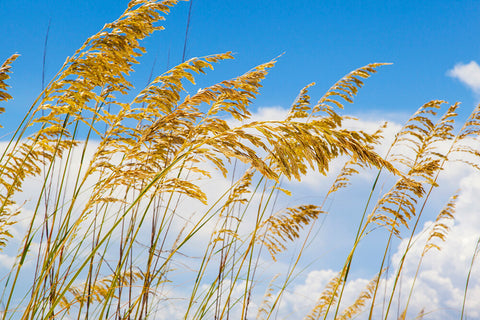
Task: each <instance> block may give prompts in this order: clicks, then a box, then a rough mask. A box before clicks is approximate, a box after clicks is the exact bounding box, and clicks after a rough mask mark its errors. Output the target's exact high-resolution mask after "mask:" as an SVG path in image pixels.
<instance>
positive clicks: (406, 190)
mask: <svg viewBox="0 0 480 320" xmlns="http://www.w3.org/2000/svg"><path fill="white" fill-rule="evenodd" d="M176 2H177V1H174V0H171V1H131V2H130V4H129V6H128V8H127V9H126V11H125V12H124V14H123V15H122V16H120V17H119V18H118V20H116V21H114V22H112V23H109V24H107V25H106V26H105V27H104V29H102V30H101V31H100V32H99V33H97V34H96V35H94V36H92V37H91V38H89V39H88V40H87V41H86V42H85V43H84V45H83V46H82V47H81V48H80V49H78V51H77V52H75V54H74V55H72V56H71V57H69V58H68V59H67V60H66V61H65V63H64V65H63V67H62V68H61V70H59V71H58V73H57V74H56V76H55V77H54V78H53V79H52V80H51V81H50V83H48V85H46V87H45V89H44V90H43V92H40V93H39V95H38V98H37V99H36V100H35V101H34V102H33V104H32V105H31V107H30V109H29V110H28V112H26V115H25V118H24V120H23V122H22V123H20V124H19V126H18V129H17V131H16V132H15V133H14V134H12V135H11V136H10V140H6V141H3V142H2V143H1V144H2V150H1V151H2V154H1V162H0V163H1V166H0V188H1V192H0V201H1V210H0V250H2V251H3V252H2V256H0V257H2V259H4V261H5V262H4V263H3V264H5V265H7V264H9V265H10V269H9V272H8V273H6V274H3V273H2V274H0V283H1V286H2V293H1V297H0V312H1V313H0V314H1V316H2V319H104V318H108V319H146V318H149V319H160V318H165V319H171V318H186V319H200V318H203V319H228V318H231V319H247V318H248V319H252V318H254V317H256V318H257V319H274V318H275V319H276V318H295V319H297V318H304V319H353V318H355V317H356V316H357V315H359V314H361V317H362V319H363V318H365V319H366V318H371V319H378V318H379V316H380V315H381V316H382V317H383V318H385V319H387V318H389V319H392V318H400V319H407V318H408V319H414V318H417V319H418V318H422V317H423V315H422V314H420V315H417V314H412V313H411V312H409V313H407V311H408V310H409V305H410V304H411V303H412V301H414V300H415V291H414V287H415V282H416V277H417V275H418V273H419V271H420V270H421V267H422V262H423V258H424V257H425V256H427V255H429V254H431V251H433V250H440V249H441V247H442V245H443V243H444V241H448V240H449V229H450V228H451V227H452V225H453V220H454V217H455V208H456V202H457V201H458V198H459V193H460V191H459V192H457V193H455V194H453V195H451V197H450V199H448V197H447V198H446V199H445V206H444V208H443V209H442V210H440V212H439V213H438V216H437V219H436V220H435V222H434V223H433V224H431V225H430V226H429V227H428V232H427V233H425V234H424V235H423V237H421V238H418V237H417V235H418V233H419V231H421V230H423V228H424V226H422V225H421V224H420V223H419V222H420V221H422V220H420V219H421V216H422V213H423V212H424V211H425V210H426V209H427V208H428V207H429V206H431V201H432V200H431V199H432V197H433V196H432V194H433V193H434V192H435V190H436V188H437V187H438V184H439V181H440V178H439V177H441V175H442V174H444V173H445V171H446V170H444V169H446V168H448V165H449V164H451V163H457V164H462V165H464V166H465V167H468V168H472V169H473V170H477V169H479V168H480V167H479V163H480V162H479V159H478V157H479V155H480V153H479V150H478V143H477V141H476V139H477V138H478V137H477V136H478V134H479V132H480V106H479V107H477V108H476V109H475V110H473V112H472V114H471V115H470V117H469V118H468V119H467V120H466V121H465V122H464V123H455V122H454V121H455V120H456V118H457V113H456V110H457V108H459V104H448V103H445V102H443V101H439V100H434V101H430V102H427V103H425V104H424V105H423V106H421V107H420V108H419V109H418V111H417V112H416V113H415V114H413V115H412V117H411V118H410V119H409V120H408V122H406V123H405V124H404V126H403V127H402V128H401V129H400V130H399V131H398V132H397V133H396V135H395V138H394V139H393V141H392V142H389V143H391V145H390V146H389V147H387V148H386V150H388V151H387V152H386V154H385V155H383V154H382V155H379V154H377V152H376V150H378V149H376V148H377V145H378V144H379V143H383V144H385V143H386V142H385V140H382V136H383V131H384V130H385V127H384V126H380V127H379V128H378V130H376V131H373V132H367V130H366V131H362V130H357V129H351V128H349V127H348V126H345V122H351V121H353V120H351V119H350V118H349V117H347V116H344V115H342V114H341V111H342V109H343V105H344V104H346V103H351V102H353V99H354V97H355V95H356V93H357V91H358V90H359V89H360V88H361V87H362V85H363V83H364V81H367V79H368V78H369V77H370V76H372V75H373V74H374V73H376V72H377V69H378V70H380V69H381V67H382V66H383V64H382V63H372V64H369V65H366V66H363V67H360V68H358V69H356V70H354V71H352V72H351V73H349V74H347V75H345V76H344V77H343V78H342V79H340V80H339V81H338V82H336V83H334V84H333V85H332V87H331V88H330V89H329V90H328V91H327V92H326V93H325V94H324V95H323V96H322V97H319V98H315V99H311V97H310V96H309V92H308V90H309V88H310V86H311V85H307V86H306V87H305V88H303V89H302V90H301V91H300V93H299V95H298V97H297V98H296V100H295V102H294V103H293V105H292V106H291V108H290V109H289V111H288V113H286V116H285V118H284V119H282V120H258V119H256V118H255V117H253V116H252V110H251V109H250V105H251V103H252V101H253V100H254V99H255V97H256V95H257V94H258V93H259V91H260V90H261V82H262V80H263V79H264V78H265V77H267V76H268V72H269V70H270V69H271V68H273V67H274V65H275V63H276V61H275V60H272V61H269V62H266V63H264V64H262V65H259V66H257V67H255V68H252V69H251V70H249V71H247V72H246V73H244V74H243V75H240V76H238V77H236V78H233V79H229V80H225V81H222V82H220V83H217V84H214V85H212V86H209V87H205V88H197V89H196V90H195V91H193V92H195V93H192V91H191V90H189V92H190V94H188V93H187V91H186V89H185V86H186V85H188V86H191V85H195V77H197V76H198V75H199V74H205V73H206V74H207V77H208V71H209V70H210V69H213V67H214V66H215V64H218V63H222V61H223V60H226V59H232V58H233V56H232V54H231V53H229V52H227V53H220V54H214V55H211V56H206V57H199V58H192V59H189V60H186V61H185V62H183V63H181V64H179V65H177V66H175V67H173V68H171V69H170V70H168V71H167V72H165V73H164V74H161V75H158V76H156V77H154V80H153V81H151V83H150V84H149V85H148V86H146V87H145V88H143V89H142V88H137V89H140V92H139V93H138V94H137V95H135V96H132V94H128V93H129V91H130V90H131V89H133V85H132V84H131V83H130V82H129V81H128V80H127V79H128V75H129V74H130V73H131V72H132V71H133V66H134V64H135V63H137V59H138V58H139V57H140V56H141V55H142V54H144V50H143V48H142V47H141V45H140V41H141V40H143V39H144V38H145V37H147V36H149V35H150V34H151V33H153V32H155V31H156V30H159V29H160V28H161V27H160V25H159V22H160V21H161V20H162V17H164V16H165V15H166V14H167V13H168V12H169V9H170V7H171V6H173V5H175V4H176ZM17 57H18V55H16V54H15V55H12V56H11V57H10V58H9V59H7V60H6V61H5V62H4V63H3V65H2V67H1V69H0V101H2V102H4V101H7V100H9V99H10V98H11V97H10V95H9V94H8V91H7V84H8V79H9V77H10V72H11V71H12V70H13V71H14V62H15V59H16V58H17ZM12 65H13V68H12ZM188 83H189V84H188ZM312 85H313V84H312ZM312 100H313V101H312ZM2 111H3V110H2ZM340 161H341V162H342V165H343V167H342V169H341V170H340V171H339V173H338V175H336V176H334V177H332V178H331V180H332V181H333V183H332V184H331V187H330V188H329V191H328V192H326V193H325V194H324V200H323V203H316V204H311V203H301V204H298V205H294V206H290V207H280V206H279V203H281V201H279V200H278V199H281V198H282V197H288V196H289V195H290V191H289V190H286V189H285V181H292V180H297V181H299V182H302V180H303V179H304V178H305V175H308V174H310V173H311V172H312V171H315V172H319V173H321V174H324V175H327V176H328V175H332V173H331V168H332V166H333V163H336V164H338V163H340ZM363 172H369V173H372V172H373V174H372V175H373V179H370V180H371V181H370V182H369V184H368V186H366V187H365V189H366V190H369V196H368V197H366V198H365V199H364V201H363V204H362V206H360V207H358V212H356V213H355V214H356V216H358V217H361V220H360V219H359V221H357V219H354V220H352V223H358V225H355V229H356V230H357V231H356V233H355V236H354V237H353V238H354V241H353V243H352V246H351V248H349V250H347V251H346V252H339V253H338V254H339V255H341V256H345V258H346V259H345V261H344V263H343V264H342V265H340V266H338V270H337V271H338V273H336V274H334V275H332V277H331V280H330V281H329V282H328V284H327V285H326V286H325V288H324V291H323V293H322V294H320V295H319V296H318V297H315V298H314V299H315V301H316V303H315V304H314V305H313V306H311V310H310V311H309V312H307V313H305V314H299V313H297V314H293V315H292V314H291V313H288V314H283V313H282V312H283V311H282V310H283V309H282V308H283V307H282V306H283V305H284V304H285V303H287V302H288V299H286V298H284V297H285V295H286V294H288V293H289V292H291V291H289V290H290V288H291V286H292V283H293V282H294V281H295V279H296V277H298V275H299V274H301V273H302V272H306V271H305V270H302V269H299V268H297V267H298V266H299V264H300V261H301V258H302V256H303V254H304V251H305V250H306V248H307V247H308V244H309V243H310V241H311V240H312V238H313V237H314V236H315V234H316V232H317V231H318V230H320V232H321V229H319V228H318V227H319V224H320V223H319V222H318V221H319V220H321V219H322V218H323V217H324V216H325V215H326V214H328V212H327V208H325V206H324V204H325V203H326V201H327V200H328V199H331V198H332V197H333V196H334V195H335V194H336V193H337V192H339V191H341V192H343V193H348V192H349V180H350V179H351V178H353V177H355V176H357V175H359V174H362V173H363ZM380 180H381V181H382V186H380V184H379V183H377V182H378V181H380ZM340 227H341V226H339V228H340ZM378 228H381V229H382V230H385V231H386V232H387V234H388V235H389V236H388V237H387V240H386V242H379V243H377V246H378V247H379V248H380V249H381V251H382V252H384V254H383V256H380V257H378V261H379V264H378V268H377V269H378V274H377V275H376V276H375V277H374V278H373V279H372V280H371V281H370V282H369V283H368V284H367V285H366V286H365V287H364V289H363V290H360V291H358V292H356V294H357V296H358V299H356V300H355V301H353V302H352V303H351V304H350V305H347V303H346V302H348V301H347V300H349V299H350V298H348V299H347V298H345V296H347V291H348V290H347V289H346V288H347V287H348V284H349V279H350V278H349V276H351V273H352V270H354V269H355V263H354V257H355V254H356V252H357V250H358V247H359V246H360V244H361V242H362V241H364V239H367V238H368V237H369V236H370V233H371V232H372V231H373V230H377V229H378ZM399 238H401V239H403V240H404V241H406V246H405V247H404V251H403V255H401V257H400V258H399V259H397V260H398V261H395V264H394V263H392V262H391V261H390V258H389V252H390V250H391V249H392V246H393V243H394V242H395V241H396V239H399ZM418 239H420V240H418ZM417 240H418V241H417ZM421 241H423V242H421ZM404 243H405V242H404ZM414 245H415V247H416V248H418V247H419V246H420V247H421V248H422V250H421V255H420V258H419V261H418V268H417V270H416V272H415V277H414V278H413V281H409V282H406V283H403V286H402V271H403V267H404V262H405V260H406V259H407V257H408V256H409V254H410V250H411V249H412V248H413V247H414ZM472 249H474V248H472ZM479 250H480V249H479V248H478V246H477V247H476V248H475V249H474V251H472V256H471V257H469V259H470V260H471V265H470V270H471V269H472V267H473V266H474V264H475V258H476V255H477V254H478V252H479ZM286 252H288V256H289V257H290V258H291V260H290V262H289V264H287V266H286V267H285V262H284V261H283V260H282V261H280V260H281V259H280V258H279V257H282V254H285V253H286ZM283 257H284V256H283ZM453 258H455V257H452V259H453ZM265 266H267V267H265ZM267 268H270V269H272V270H280V273H278V274H277V275H276V276H274V277H273V278H271V279H266V277H265V272H264V270H265V269H267ZM2 270H3V269H2ZM267 274H268V273H267ZM386 279H388V281H387V280H386ZM469 281H471V279H470V271H469V272H468V274H465V289H464V291H463V292H462V293H461V294H462V296H463V297H460V298H459V304H458V305H457V306H456V309H455V310H456V311H458V315H459V318H460V319H466V318H467V317H466V315H467V311H468V308H466V307H465V306H467V305H468V304H466V301H467V299H468V284H469ZM399 291H401V292H402V294H403V297H404V299H402V301H401V303H397V301H396V299H397V295H398V294H399ZM348 295H350V292H349V293H348ZM290 298H291V297H290ZM290 298H289V299H290ZM425 307H428V306H425ZM379 310H380V311H379ZM379 312H380V313H379ZM472 312H473V311H472ZM473 314H474V313H473ZM417 316H418V317H417ZM428 317H429V315H428V314H427V315H425V318H428Z"/></svg>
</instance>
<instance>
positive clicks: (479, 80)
mask: <svg viewBox="0 0 480 320" xmlns="http://www.w3.org/2000/svg"><path fill="white" fill-rule="evenodd" d="M448 75H449V76H451V77H453V78H457V79H458V80H460V81H461V82H462V83H464V84H466V85H467V86H468V87H469V88H470V89H471V90H473V91H474V92H475V93H478V94H480V66H479V65H478V64H477V62H475V61H470V63H467V64H463V63H457V64H456V65H455V67H453V69H451V70H449V71H448Z"/></svg>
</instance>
